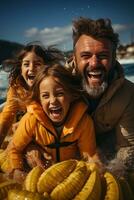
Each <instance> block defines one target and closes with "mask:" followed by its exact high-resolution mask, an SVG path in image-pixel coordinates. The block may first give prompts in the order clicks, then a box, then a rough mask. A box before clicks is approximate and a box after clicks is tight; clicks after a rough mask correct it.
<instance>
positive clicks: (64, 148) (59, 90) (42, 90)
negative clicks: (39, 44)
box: [8, 64, 98, 176]
mask: <svg viewBox="0 0 134 200" xmlns="http://www.w3.org/2000/svg"><path fill="white" fill-rule="evenodd" d="M32 92H33V94H32V100H33V103H32V104H31V105H29V106H28V110H27V113H26V114H25V115H24V116H23V117H22V119H21V120H20V123H19V126H18V128H17V130H16V132H15V134H14V136H13V139H12V146H11V147H10V149H9V152H8V154H9V161H10V167H11V173H12V174H13V175H14V174H19V175H20V176H21V175H22V174H23V173H24V171H25V169H24V163H23V156H22V152H23V150H24V149H25V147H26V146H27V145H28V144H29V143H30V142H31V141H34V143H35V144H37V145H39V146H40V147H41V148H42V149H43V150H44V153H47V155H50V158H51V160H52V162H59V161H63V160H67V159H82V158H84V159H86V160H90V158H92V159H95V160H97V159H98V157H97V154H96V142H95V132H94V125H93V121H92V119H91V117H90V116H89V115H88V114H87V105H86V104H85V103H84V102H83V101H82V100H81V98H80V97H81V90H80V88H79V84H78V78H77V77H74V76H73V75H72V74H71V72H69V71H68V70H67V69H65V68H64V67H63V66H62V65H59V64H56V65H53V66H50V67H49V66H47V67H45V68H44V69H43V70H41V71H40V72H39V74H38V75H37V77H36V78H35V82H34V84H33V87H32ZM44 164H45V163H44Z"/></svg>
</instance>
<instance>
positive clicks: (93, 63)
mask: <svg viewBox="0 0 134 200" xmlns="http://www.w3.org/2000/svg"><path fill="white" fill-rule="evenodd" d="M98 62H99V61H98V58H97V56H96V55H93V56H92V57H91V58H90V59H89V66H90V67H92V68H96V67H97V66H98Z"/></svg>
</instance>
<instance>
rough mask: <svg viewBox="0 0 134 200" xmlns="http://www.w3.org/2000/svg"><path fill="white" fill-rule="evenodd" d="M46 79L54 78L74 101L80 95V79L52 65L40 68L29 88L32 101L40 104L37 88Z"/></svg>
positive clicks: (59, 66)
mask: <svg viewBox="0 0 134 200" xmlns="http://www.w3.org/2000/svg"><path fill="white" fill-rule="evenodd" d="M47 77H54V78H57V79H58V83H59V84H60V85H61V86H62V87H63V88H64V90H65V91H66V92H68V93H69V94H71V95H72V97H73V98H74V99H77V98H80V97H81V95H82V92H83V91H82V89H81V78H80V77H79V76H78V75H73V74H72V72H71V71H70V70H69V69H67V68H65V67H64V66H63V65H61V64H54V65H49V66H45V67H44V68H42V69H41V70H40V71H39V72H38V74H37V76H36V78H35V80H34V84H33V86H32V87H31V91H32V97H31V99H32V100H35V101H37V102H40V99H39V97H40V94H39V87H40V83H41V82H42V81H43V80H44V79H45V78H47Z"/></svg>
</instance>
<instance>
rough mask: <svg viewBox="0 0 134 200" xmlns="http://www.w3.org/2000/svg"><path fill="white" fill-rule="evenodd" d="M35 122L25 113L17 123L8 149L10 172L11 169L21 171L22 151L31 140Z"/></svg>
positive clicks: (32, 117)
mask: <svg viewBox="0 0 134 200" xmlns="http://www.w3.org/2000/svg"><path fill="white" fill-rule="evenodd" d="M35 122H36V119H35V118H34V116H33V115H32V116H31V114H29V113H26V114H25V115H24V116H23V117H22V119H21V120H20V122H19V126H18V128H17V130H16V132H15V133H14V136H13V139H12V144H11V145H10V147H9V149H8V156H9V163H10V167H11V171H12V170H13V169H23V150H24V148H25V147H26V146H27V145H28V144H29V143H30V141H31V140H32V138H33V134H34V131H33V129H34V125H35Z"/></svg>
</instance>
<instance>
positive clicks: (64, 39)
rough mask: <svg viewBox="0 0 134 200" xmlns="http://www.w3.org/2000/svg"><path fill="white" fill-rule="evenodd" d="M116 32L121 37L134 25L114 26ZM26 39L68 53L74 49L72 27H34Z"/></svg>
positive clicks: (28, 31)
mask: <svg viewBox="0 0 134 200" xmlns="http://www.w3.org/2000/svg"><path fill="white" fill-rule="evenodd" d="M113 28H114V30H115V32H117V33H119V34H120V36H121V34H122V33H123V32H125V31H130V30H132V29H134V24H113ZM25 37H27V38H28V39H29V40H31V41H40V42H42V43H43V44H44V45H46V46H48V45H57V47H59V48H60V49H62V50H64V51H67V50H71V49H72V26H71V25H67V26H63V27H58V26H55V27H52V28H48V27H46V28H43V29H38V28H36V27H32V28H30V29H28V30H26V31H25Z"/></svg>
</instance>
